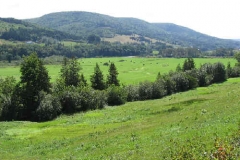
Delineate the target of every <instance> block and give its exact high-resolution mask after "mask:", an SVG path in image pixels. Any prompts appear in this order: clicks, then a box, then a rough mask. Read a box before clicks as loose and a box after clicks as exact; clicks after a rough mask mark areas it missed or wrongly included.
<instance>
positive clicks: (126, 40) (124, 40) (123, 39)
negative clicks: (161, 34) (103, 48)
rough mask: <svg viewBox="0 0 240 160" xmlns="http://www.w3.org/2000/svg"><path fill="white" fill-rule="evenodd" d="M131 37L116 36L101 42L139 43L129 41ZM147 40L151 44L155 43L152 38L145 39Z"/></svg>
mask: <svg viewBox="0 0 240 160" xmlns="http://www.w3.org/2000/svg"><path fill="white" fill-rule="evenodd" d="M131 37H132V36H127V35H116V36H114V37H113V38H102V40H103V41H108V42H111V43H112V42H121V43H141V42H139V41H136V40H132V39H131ZM136 37H139V36H138V35H136ZM145 38H146V39H148V40H151V41H152V42H153V43H155V42H157V40H156V39H152V38H148V37H145Z"/></svg>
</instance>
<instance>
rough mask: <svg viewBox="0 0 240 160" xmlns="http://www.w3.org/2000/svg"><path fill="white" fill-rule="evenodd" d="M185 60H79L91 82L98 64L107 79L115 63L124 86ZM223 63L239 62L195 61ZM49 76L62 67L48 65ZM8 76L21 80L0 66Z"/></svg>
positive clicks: (0, 74)
mask: <svg viewBox="0 0 240 160" xmlns="http://www.w3.org/2000/svg"><path fill="white" fill-rule="evenodd" d="M184 60H185V59H184V58H182V59H176V58H130V57H122V58H86V59H85V58H84V59H79V62H80V64H81V66H82V70H81V73H83V74H84V76H85V78H86V79H87V80H88V83H89V80H90V75H92V74H93V72H94V67H95V65H96V63H98V64H99V65H100V68H101V70H102V71H103V73H104V75H105V78H106V75H107V74H108V68H109V67H108V66H105V65H103V64H104V63H106V62H107V63H110V62H114V63H115V65H116V67H117V69H118V72H119V79H120V81H121V83H122V84H136V83H139V82H143V81H145V80H149V81H154V80H155V79H156V77H157V74H158V72H160V73H161V74H163V73H168V72H169V71H170V70H174V71H175V69H176V67H177V65H178V64H181V65H182V64H183V62H184ZM218 61H220V62H222V63H224V64H225V65H227V63H228V62H231V64H232V66H233V65H234V64H235V63H236V62H237V61H236V60H235V59H230V58H197V59H195V63H196V66H197V67H199V66H200V64H204V63H206V62H209V63H215V62H218ZM46 67H47V69H48V71H49V75H50V77H51V78H52V82H54V81H55V80H56V78H58V77H59V72H60V69H61V65H47V66H46ZM6 76H14V77H15V78H16V79H18V80H19V77H20V71H19V67H18V66H8V67H1V66H0V77H2V78H4V77H6Z"/></svg>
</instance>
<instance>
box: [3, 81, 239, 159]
mask: <svg viewBox="0 0 240 160" xmlns="http://www.w3.org/2000/svg"><path fill="white" fill-rule="evenodd" d="M239 82H240V78H236V79H229V80H228V81H227V82H225V83H222V84H214V85H211V86H209V87H202V88H197V89H195V90H191V91H188V92H184V93H178V94H174V95H171V96H168V97H165V98H163V99H159V100H150V101H139V102H131V103H127V104H125V105H123V106H117V107H106V108H105V109H103V110H95V111H89V112H87V113H78V114H75V115H71V116H61V117H59V118H57V119H56V120H53V121H50V122H44V123H33V122H0V148H1V150H0V155H1V158H0V159H1V160H4V159H29V160H33V159H124V160H125V159H174V158H175V159H177V157H181V156H182V157H184V156H185V158H183V159H188V158H186V157H187V156H189V157H191V158H192V159H210V155H211V153H213V152H214V151H216V148H215V145H214V144H215V143H216V139H220V141H219V142H221V141H222V142H224V143H228V141H229V137H231V136H232V134H233V133H237V131H238V123H239V122H240V96H239V92H240V85H239ZM229 143H230V142H229ZM235 149H236V150H237V151H236V150H235V151H234V152H236V153H237V152H238V153H239V152H240V151H239V148H235Z"/></svg>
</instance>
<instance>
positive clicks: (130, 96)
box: [124, 85, 139, 102]
mask: <svg viewBox="0 0 240 160" xmlns="http://www.w3.org/2000/svg"><path fill="white" fill-rule="evenodd" d="M124 90H125V92H126V94H127V101H128V102H133V101H137V100H139V93H138V90H139V86H138V85H128V86H125V87H124Z"/></svg>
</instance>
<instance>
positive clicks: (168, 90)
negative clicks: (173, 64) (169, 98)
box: [161, 73, 176, 95]
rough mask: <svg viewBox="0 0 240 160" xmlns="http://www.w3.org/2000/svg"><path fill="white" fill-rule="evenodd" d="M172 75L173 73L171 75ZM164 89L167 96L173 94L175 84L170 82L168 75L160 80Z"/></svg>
mask: <svg viewBox="0 0 240 160" xmlns="http://www.w3.org/2000/svg"><path fill="white" fill-rule="evenodd" d="M172 74H173V73H172ZM161 80H162V82H163V85H164V88H165V90H166V94H167V95H171V94H172V93H174V92H175V88H176V83H175V82H174V81H173V80H172V78H171V76H170V74H169V75H166V74H165V75H163V76H162V78H161Z"/></svg>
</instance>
